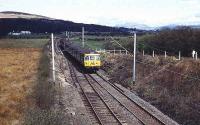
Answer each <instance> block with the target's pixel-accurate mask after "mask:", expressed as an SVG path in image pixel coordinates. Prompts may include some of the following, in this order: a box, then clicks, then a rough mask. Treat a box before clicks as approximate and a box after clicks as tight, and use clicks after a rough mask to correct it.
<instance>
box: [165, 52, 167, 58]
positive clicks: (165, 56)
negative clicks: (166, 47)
mask: <svg viewBox="0 0 200 125" xmlns="http://www.w3.org/2000/svg"><path fill="white" fill-rule="evenodd" d="M166 58H167V52H166V51H165V59H166Z"/></svg>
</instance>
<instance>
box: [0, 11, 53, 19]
mask: <svg viewBox="0 0 200 125" xmlns="http://www.w3.org/2000/svg"><path fill="white" fill-rule="evenodd" d="M3 18H25V19H32V18H33V19H35V18H37V19H53V18H49V17H45V16H40V15H36V14H29V13H22V12H13V11H3V12H0V19H3Z"/></svg>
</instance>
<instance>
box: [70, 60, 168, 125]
mask: <svg viewBox="0 0 200 125" xmlns="http://www.w3.org/2000/svg"><path fill="white" fill-rule="evenodd" d="M68 65H69V67H70V74H71V77H72V81H73V83H74V85H75V86H76V87H77V88H79V89H80V90H81V94H82V95H83V96H84V98H85V99H84V100H85V101H86V103H87V104H86V105H87V106H88V107H90V108H89V110H90V112H91V113H92V114H93V115H94V116H95V118H92V119H93V120H92V121H93V123H94V124H103V125H105V124H109V125H110V124H112V125H115V124H119V125H123V124H135V125H164V124H165V123H163V122H162V121H160V120H159V119H157V118H155V117H154V116H153V115H151V114H150V113H149V112H147V111H145V110H144V109H143V108H141V107H140V106H139V105H137V104H136V103H134V102H133V101H132V100H130V99H129V98H128V97H127V96H126V95H125V94H124V93H123V90H121V89H120V88H118V87H117V86H115V85H114V84H111V83H110V82H108V81H106V80H105V79H104V78H103V77H101V76H100V75H98V74H84V73H80V72H78V71H77V70H76V69H75V67H74V66H73V65H72V64H71V63H70V62H68Z"/></svg>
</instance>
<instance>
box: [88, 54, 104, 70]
mask: <svg viewBox="0 0 200 125" xmlns="http://www.w3.org/2000/svg"><path fill="white" fill-rule="evenodd" d="M84 66H85V67H86V68H99V67H100V66H101V60H100V54H85V56H84Z"/></svg>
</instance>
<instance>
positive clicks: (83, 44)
mask: <svg viewBox="0 0 200 125" xmlns="http://www.w3.org/2000/svg"><path fill="white" fill-rule="evenodd" d="M84 32H85V29H84V27H82V46H83V47H84V46H85V43H84V42H85V41H84V39H85V38H84Z"/></svg>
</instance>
